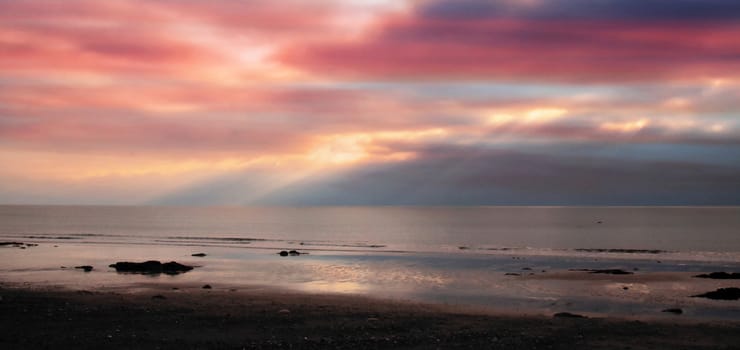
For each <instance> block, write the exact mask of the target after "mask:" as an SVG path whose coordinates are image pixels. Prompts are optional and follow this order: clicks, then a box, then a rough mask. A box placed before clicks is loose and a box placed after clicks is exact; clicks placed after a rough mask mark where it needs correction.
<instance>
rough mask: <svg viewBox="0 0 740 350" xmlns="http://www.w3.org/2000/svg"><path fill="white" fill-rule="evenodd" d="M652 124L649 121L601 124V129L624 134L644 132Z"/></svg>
mask: <svg viewBox="0 0 740 350" xmlns="http://www.w3.org/2000/svg"><path fill="white" fill-rule="evenodd" d="M648 124H650V121H649V120H648V119H644V118H643V119H639V120H633V121H628V122H609V123H604V124H601V129H603V130H606V131H616V132H623V133H633V132H637V131H640V130H642V129H643V128H644V127H646V126H647V125H648Z"/></svg>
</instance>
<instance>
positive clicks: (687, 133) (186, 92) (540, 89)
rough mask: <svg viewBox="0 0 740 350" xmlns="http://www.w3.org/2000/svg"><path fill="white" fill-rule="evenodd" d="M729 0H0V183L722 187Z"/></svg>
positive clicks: (373, 189)
mask: <svg viewBox="0 0 740 350" xmlns="http://www.w3.org/2000/svg"><path fill="white" fill-rule="evenodd" d="M738 38H740V2H738V1H732V0H488V1H483V0H405V1H404V0H343V1H339V0H326V1H323V0H281V1H274V0H241V1H240V0H210V1H197V0H147V1H143V0H107V1H99V0H65V1H54V0H0V204H112V205H139V204H146V205H740V40H738Z"/></svg>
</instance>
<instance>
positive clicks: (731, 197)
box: [156, 145, 740, 205]
mask: <svg viewBox="0 0 740 350" xmlns="http://www.w3.org/2000/svg"><path fill="white" fill-rule="evenodd" d="M588 147H593V145H585V146H582V148H588ZM573 153H574V155H569V154H568V153H567V150H566V149H559V150H558V151H557V153H556V152H549V153H548V152H519V151H510V150H507V151H496V150H489V149H485V148H476V147H473V146H466V147H454V146H437V147H429V148H427V149H425V150H423V151H421V153H420V155H419V157H418V158H417V159H416V160H413V161H407V162H399V163H386V164H366V165H363V166H360V167H357V168H354V169H350V170H347V171H344V172H340V173H332V174H331V175H327V176H319V177H313V178H308V179H304V180H302V181H298V182H295V183H293V184H290V185H288V186H285V187H282V188H280V189H278V190H276V191H272V192H270V193H268V194H266V195H265V196H262V197H260V198H258V199H257V200H254V201H245V200H243V198H248V197H249V194H250V191H258V190H259V188H260V187H263V184H264V183H263V181H264V179H265V178H266V176H267V174H262V175H259V174H255V173H245V174H241V175H239V176H232V177H231V178H229V179H225V178H221V179H218V180H216V181H211V182H208V183H204V184H201V185H199V186H195V187H194V188H191V189H188V190H186V191H183V192H180V193H177V194H173V195H171V196H169V197H167V198H162V199H160V200H158V201H156V203H158V204H162V203H164V204H268V205H740V166H738V165H734V166H733V165H732V163H724V164H721V163H720V164H718V163H709V162H707V163H703V162H701V161H689V160H682V159H680V158H679V159H672V160H660V159H657V160H656V159H630V158H629V155H627V156H625V155H621V157H620V156H611V157H604V156H598V155H596V154H595V153H590V154H589V152H588V151H586V150H583V149H582V150H581V151H580V153H577V152H573ZM730 156H731V157H735V158H736V159H740V152H734V153H733V154H731V155H730ZM240 191H242V192H240ZM240 193H241V195H242V196H243V197H241V198H242V200H240ZM225 198H227V199H228V201H227V202H224V199H225Z"/></svg>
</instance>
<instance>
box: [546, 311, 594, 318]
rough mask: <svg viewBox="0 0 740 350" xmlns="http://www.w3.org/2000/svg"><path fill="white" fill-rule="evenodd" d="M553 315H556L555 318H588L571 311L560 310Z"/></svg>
mask: <svg viewBox="0 0 740 350" xmlns="http://www.w3.org/2000/svg"><path fill="white" fill-rule="evenodd" d="M552 317H555V318H587V317H586V316H583V315H579V314H572V313H570V312H558V313H556V314H554V315H552Z"/></svg>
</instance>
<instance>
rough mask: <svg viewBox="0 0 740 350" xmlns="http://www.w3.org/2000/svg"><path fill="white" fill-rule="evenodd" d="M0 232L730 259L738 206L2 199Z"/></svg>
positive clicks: (739, 229)
mask: <svg viewBox="0 0 740 350" xmlns="http://www.w3.org/2000/svg"><path fill="white" fill-rule="evenodd" d="M0 237H2V239H4V240H12V239H16V240H17V239H21V240H27V241H29V240H30V241H37V242H46V241H49V242H70V241H73V242H76V243H86V244H99V243H117V244H142V243H144V244H155V245H177V244H183V245H189V244H197V245H203V246H209V245H217V246H231V247H245V248H247V247H249V248H284V247H290V246H294V245H297V246H302V248H303V249H304V250H319V251H374V252H383V251H394V252H398V251H400V252H430V253H433V252H445V253H454V252H459V253H469V252H471V251H473V252H476V253H485V252H486V251H490V252H496V253H501V252H505V251H514V252H516V253H517V254H522V253H530V254H537V253H547V252H551V253H552V252H558V253H564V252H569V254H577V253H593V252H599V251H598V250H599V249H607V250H608V249H611V250H612V252H619V251H618V250H617V249H620V250H621V249H627V250H632V249H634V250H660V251H664V252H670V253H684V254H682V255H683V256H689V255H690V254H693V253H695V254H700V255H702V256H706V257H711V256H715V255H716V256H719V257H725V258H729V259H734V258H736V257H738V256H740V255H738V253H740V208H737V207H712V208H706V207H696V208H687V207H680V208H674V207H667V208H660V207H659V208H655V207H607V208H604V207H597V208H592V207H472V208H471V207H295V208H293V207H288V208H283V207H269V208H251V207H212V208H199V207H104V206H0ZM626 252H629V251H625V252H622V253H626ZM633 253H634V252H633ZM714 253H719V254H714Z"/></svg>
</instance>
